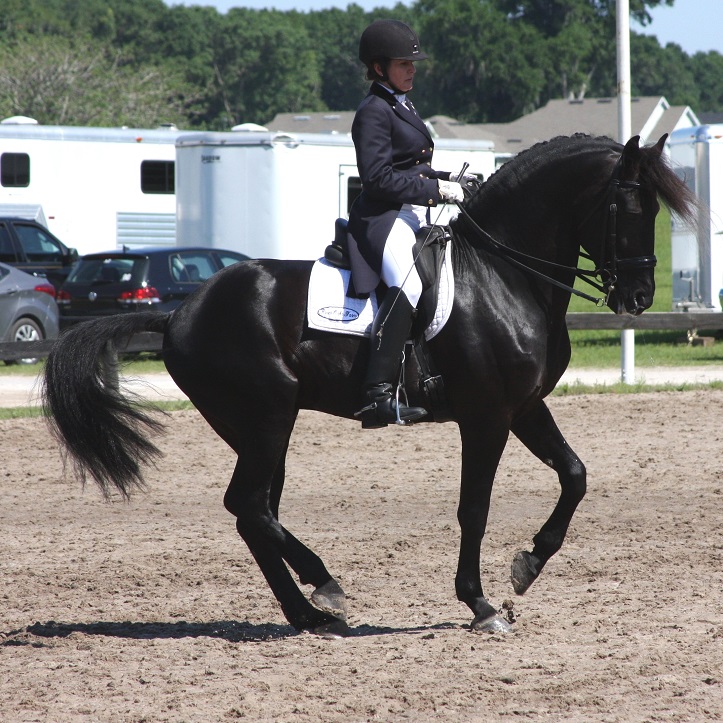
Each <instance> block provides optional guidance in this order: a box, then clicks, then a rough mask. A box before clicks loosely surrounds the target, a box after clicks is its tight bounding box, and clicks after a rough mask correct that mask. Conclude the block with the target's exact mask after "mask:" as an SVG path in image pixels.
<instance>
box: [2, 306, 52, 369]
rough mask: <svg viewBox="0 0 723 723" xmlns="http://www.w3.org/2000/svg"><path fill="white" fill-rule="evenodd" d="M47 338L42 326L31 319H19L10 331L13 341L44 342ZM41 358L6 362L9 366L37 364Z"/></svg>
mask: <svg viewBox="0 0 723 723" xmlns="http://www.w3.org/2000/svg"><path fill="white" fill-rule="evenodd" d="M44 338H45V335H44V334H43V330H42V329H41V328H40V325H39V324H38V323H37V322H36V321H33V320H32V319H30V318H27V317H26V318H23V319H18V320H17V321H16V322H15V323H14V324H13V326H12V329H11V330H10V340H11V341H42V340H43V339H44ZM39 361H40V357H27V358H25V359H14V360H12V361H6V362H5V364H7V365H8V366H10V365H12V364H37V363H38V362H39Z"/></svg>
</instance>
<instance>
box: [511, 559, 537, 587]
mask: <svg viewBox="0 0 723 723" xmlns="http://www.w3.org/2000/svg"><path fill="white" fill-rule="evenodd" d="M536 563H539V560H538V559H537V558H536V557H535V556H534V555H531V554H530V553H529V552H518V553H517V554H516V555H515V559H514V560H512V574H511V576H510V577H511V579H512V587H513V588H514V590H515V592H516V593H517V594H518V595H524V594H525V593H526V592H527V589H528V588H529V587H530V585H532V583H533V582H535V580H537V576H538V575H539V574H540V573H539V572H538V570H537V565H536Z"/></svg>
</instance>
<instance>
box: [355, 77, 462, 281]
mask: <svg viewBox="0 0 723 723" xmlns="http://www.w3.org/2000/svg"><path fill="white" fill-rule="evenodd" d="M407 106H408V108H405V107H404V106H403V105H402V104H401V103H400V102H399V101H398V100H397V98H396V96H395V95H393V94H392V93H390V92H389V91H387V90H386V89H385V88H384V87H383V86H381V85H379V84H378V83H373V84H372V87H371V89H370V91H369V94H368V95H367V96H366V98H364V100H363V101H362V102H361V104H360V106H359V108H358V109H357V111H356V115H355V116H354V122H353V123H352V127H351V135H352V139H353V140H354V147H355V149H356V159H357V168H358V169H359V175H360V176H361V182H362V192H361V194H360V195H359V197H358V198H357V199H356V201H355V202H354V204H353V206H352V208H351V210H350V212H349V227H348V228H349V255H350V258H351V268H352V280H353V291H354V292H356V293H357V294H359V295H366V294H369V293H370V292H371V291H373V290H374V289H375V288H376V287H377V286H378V284H379V280H380V279H379V274H380V273H381V268H382V256H383V254H384V245H385V243H386V240H387V236H389V232H390V231H391V228H392V225H393V224H394V221H395V219H396V218H397V214H398V213H399V210H400V209H401V207H402V206H403V205H404V204H405V203H410V204H414V205H419V206H427V207H431V206H436V205H437V204H438V203H439V201H440V197H439V190H438V185H437V179H441V180H445V181H446V180H449V172H437V171H435V170H433V169H432V154H433V152H434V142H433V141H432V137H431V135H430V133H429V130H428V129H427V127H426V126H425V124H424V122H423V121H422V119H421V118H420V117H419V116H418V115H417V112H416V111H415V110H414V107H413V106H412V104H411V102H410V101H409V100H408V99H407Z"/></svg>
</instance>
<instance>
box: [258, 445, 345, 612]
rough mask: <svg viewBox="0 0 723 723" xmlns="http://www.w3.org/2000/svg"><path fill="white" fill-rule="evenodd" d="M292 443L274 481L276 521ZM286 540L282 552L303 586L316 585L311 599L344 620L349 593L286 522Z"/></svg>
mask: <svg viewBox="0 0 723 723" xmlns="http://www.w3.org/2000/svg"><path fill="white" fill-rule="evenodd" d="M288 448H289V442H288V440H287V443H286V447H285V449H284V452H283V454H282V455H281V459H280V460H279V463H278V464H277V465H276V470H275V471H274V479H273V482H272V484H271V497H270V507H271V512H272V513H273V515H274V517H275V518H276V520H277V521H278V520H279V504H280V502H281V493H282V491H283V489H284V480H285V478H286V454H287V452H288ZM281 529H282V530H283V539H284V543H283V545H281V546H280V548H279V552H280V553H281V555H282V557H283V558H284V560H286V562H287V563H288V564H289V566H290V567H291V569H292V570H293V571H294V572H295V573H296V574H297V575H298V576H299V582H301V584H302V585H314V587H315V588H316V589H315V590H314V592H313V593H312V594H311V601H312V602H313V603H314V605H316V606H317V607H318V608H320V609H321V610H323V611H325V612H327V613H331V614H332V615H334V616H335V617H337V618H340V619H341V620H344V621H345V620H346V615H347V607H346V595H345V594H344V591H343V590H342V588H341V586H340V585H339V583H338V582H337V581H336V580H335V579H334V578H333V577H332V576H331V575H330V574H329V572H328V571H327V569H326V567H325V566H324V563H323V562H322V561H321V558H319V557H318V555H316V554H315V553H313V552H312V551H311V550H310V549H309V548H308V547H307V546H306V545H304V544H303V543H302V542H300V541H299V540H298V539H296V537H294V536H293V535H292V534H291V533H290V532H289V531H288V530H287V529H286V528H285V527H283V525H282V526H281Z"/></svg>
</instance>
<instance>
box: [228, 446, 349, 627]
mask: <svg viewBox="0 0 723 723" xmlns="http://www.w3.org/2000/svg"><path fill="white" fill-rule="evenodd" d="M251 447H252V446H251V445H248V446H247V447H246V449H244V450H243V452H242V453H241V454H239V461H238V462H237V464H236V469H235V470H234V473H233V477H232V478H231V482H230V484H229V486H228V489H227V491H226V495H225V497H224V505H225V506H226V509H228V510H229V512H231V513H232V514H234V515H235V516H236V529H237V530H238V532H239V534H240V535H241V537H242V538H243V540H244V541H245V542H246V544H247V545H248V548H249V550H250V551H251V554H252V555H253V557H254V559H255V560H256V562H257V563H258V565H259V567H260V569H261V572H262V573H263V575H264V577H265V578H266V581H267V582H268V584H269V587H270V588H271V590H272V592H273V593H274V595H275V597H276V599H277V600H278V601H279V604H280V605H281V609H282V610H283V612H284V615H285V616H286V619H287V620H288V621H289V622H290V623H291V624H292V625H293V626H294V627H295V628H296V629H297V630H310V631H313V632H316V633H319V634H322V635H334V636H337V635H345V634H346V633H347V632H348V629H347V627H346V623H345V622H344V620H343V619H342V617H341V615H340V614H339V613H338V612H337V614H332V613H330V612H328V611H327V610H320V609H318V608H316V607H314V606H313V605H312V604H311V603H309V601H308V600H307V599H306V597H305V596H304V595H303V593H302V592H301V591H300V590H299V588H298V586H297V584H296V583H295V582H294V580H293V578H292V577H291V574H290V573H289V570H288V568H287V567H286V564H285V562H284V561H286V562H288V564H289V565H290V566H291V568H292V569H293V570H294V571H295V572H296V573H297V574H298V575H299V578H300V581H301V582H302V584H312V585H315V586H316V588H317V593H319V591H321V593H323V592H324V591H329V593H332V592H337V588H338V592H337V594H336V596H335V598H334V602H332V603H330V604H329V605H327V606H325V607H326V608H327V609H335V608H340V607H342V608H343V611H344V612H345V606H344V605H343V591H342V590H341V588H340V587H339V586H338V585H337V584H336V583H335V581H334V580H333V578H332V577H331V575H329V573H328V571H327V570H326V568H325V567H324V564H323V562H322V561H321V559H320V558H319V557H318V556H317V555H315V554H314V553H313V552H312V551H311V550H309V548H307V547H306V546H305V545H303V544H302V543H301V542H299V540H297V539H296V538H295V537H294V536H293V535H291V534H290V533H289V532H287V531H286V530H285V529H284V527H283V526H282V525H281V524H280V523H279V521H278V518H277V515H278V507H279V500H280V496H281V490H282V487H283V478H284V458H285V454H286V449H287V447H288V438H287V439H286V441H285V442H284V444H283V446H281V447H279V448H277V450H278V451H277V453H273V454H272V453H271V451H270V449H267V450H266V453H265V454H264V453H263V450H264V448H265V447H268V445H265V444H259V443H258V438H257V440H256V444H254V445H253V448H251ZM271 447H275V445H273V444H272V445H271ZM271 460H273V461H275V462H276V463H275V464H274V463H273V462H271ZM269 462H271V464H269ZM271 465H273V469H272V471H269V472H264V470H265V469H266V470H269V469H270V468H271ZM321 593H319V594H321ZM317 597H318V596H317ZM321 602H323V599H322V600H321Z"/></svg>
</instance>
